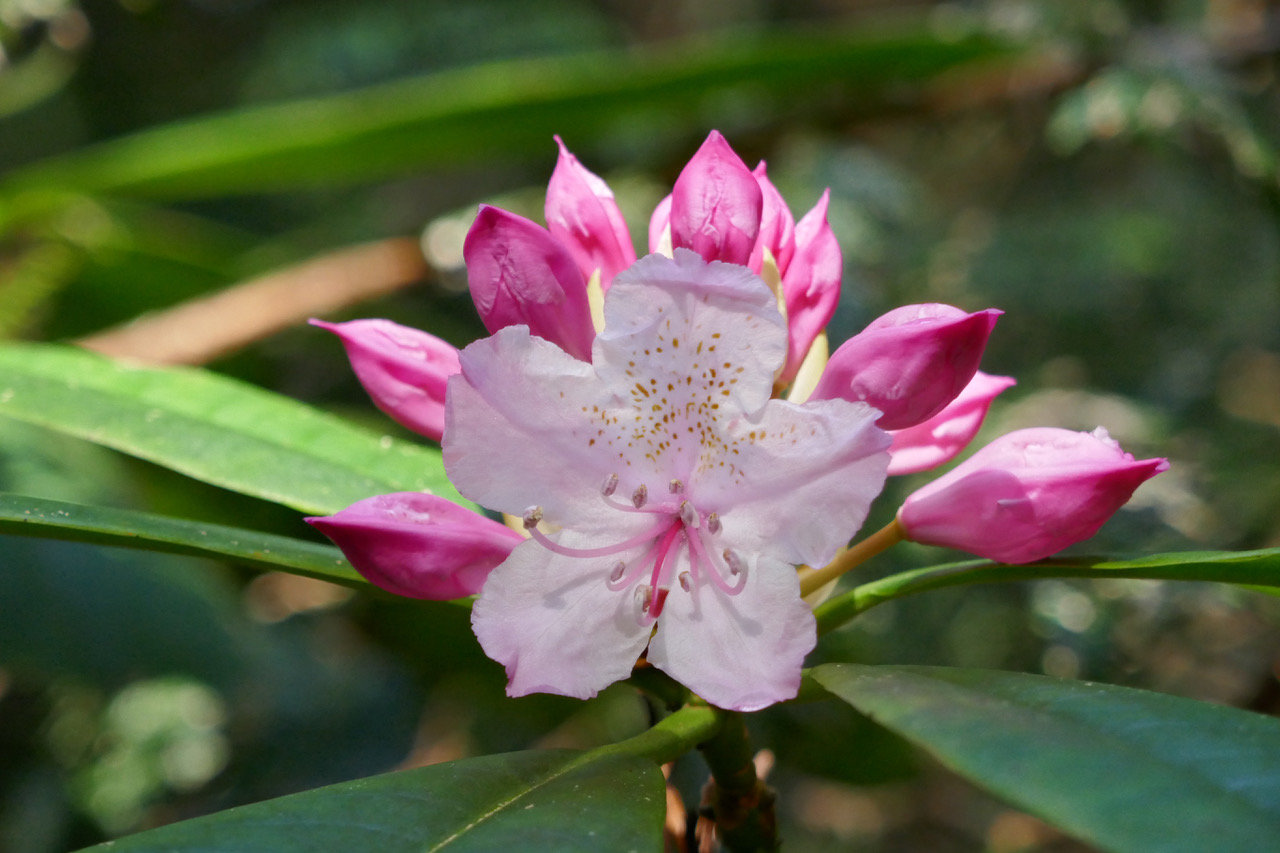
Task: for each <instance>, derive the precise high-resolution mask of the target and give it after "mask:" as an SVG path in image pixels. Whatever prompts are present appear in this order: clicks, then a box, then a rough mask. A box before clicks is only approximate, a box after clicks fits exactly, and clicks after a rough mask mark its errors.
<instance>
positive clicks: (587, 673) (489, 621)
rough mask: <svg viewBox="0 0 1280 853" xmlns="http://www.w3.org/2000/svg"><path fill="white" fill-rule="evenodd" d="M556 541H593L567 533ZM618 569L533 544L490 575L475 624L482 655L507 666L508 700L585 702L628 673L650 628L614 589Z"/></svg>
mask: <svg viewBox="0 0 1280 853" xmlns="http://www.w3.org/2000/svg"><path fill="white" fill-rule="evenodd" d="M555 538H557V539H559V540H560V542H562V543H564V544H567V545H581V544H583V543H584V542H586V543H588V544H595V540H593V539H584V538H583V537H580V536H578V535H576V534H573V533H571V532H568V531H566V532H564V533H561V534H559V535H557V536H556V537H555ZM615 559H616V558H615ZM613 565H614V559H609V560H599V561H592V560H583V559H578V558H573V557H564V556H561V555H558V554H553V553H552V552H551V551H548V550H546V549H545V548H543V547H542V546H541V545H539V544H538V543H537V542H532V541H530V542H526V543H524V544H523V545H521V546H519V547H518V548H516V550H515V551H514V552H513V553H512V554H511V557H510V558H509V559H508V560H507V561H506V562H505V563H503V564H502V565H500V566H499V567H498V568H497V569H495V570H494V571H493V573H492V574H490V575H489V579H488V581H487V582H486V583H485V586H484V591H483V592H482V594H481V595H480V598H479V599H477V600H476V603H475V605H474V606H473V608H472V611H471V624H472V627H473V628H474V629H475V632H476V638H477V639H479V641H480V645H481V647H482V648H483V649H484V652H485V654H487V655H488V656H489V657H491V658H493V659H494V660H496V661H498V662H499V663H501V664H502V665H503V666H505V667H506V670H507V678H508V679H509V681H508V684H507V694H508V695H510V696H524V695H526V694H529V693H557V694H560V695H563V696H574V697H577V698H579V699H587V698H590V697H592V696H594V695H596V693H597V692H599V691H600V690H601V689H603V688H605V687H607V686H608V685H610V684H612V683H613V682H615V681H619V680H621V679H623V678H626V677H627V676H628V675H630V674H631V669H632V667H633V666H634V665H635V662H636V659H637V658H638V657H639V656H640V653H641V652H643V651H644V647H645V644H646V643H647V642H648V640H649V632H650V630H651V626H650V625H649V624H646V623H645V622H643V621H642V620H641V619H640V618H639V607H638V605H637V603H636V601H635V597H634V596H633V595H631V594H629V591H622V592H617V591H613V590H611V589H610V588H609V585H608V580H609V575H610V573H611V572H612V566H613Z"/></svg>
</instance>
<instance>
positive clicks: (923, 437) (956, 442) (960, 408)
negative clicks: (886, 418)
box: [889, 370, 1017, 476]
mask: <svg viewBox="0 0 1280 853" xmlns="http://www.w3.org/2000/svg"><path fill="white" fill-rule="evenodd" d="M1016 384H1017V382H1016V380H1014V379H1013V378H1012V377H1010V376H992V375H990V374H987V373H983V372H982V371H981V370H979V371H978V372H977V373H975V374H974V375H973V379H971V380H970V381H969V384H968V385H966V386H964V390H963V391H961V392H960V395H959V396H958V397H956V398H955V399H954V400H952V401H951V402H950V403H948V404H947V406H946V408H944V409H943V410H942V411H941V412H938V414H936V415H934V416H933V417H931V418H929V419H928V420H927V421H924V422H923V423H919V424H916V425H915V426H912V427H907V428H906V429H900V430H895V431H893V432H891V433H889V434H890V435H891V436H892V437H893V444H891V445H890V446H889V474H890V476H900V475H903V474H915V473H918V472H920V471H928V470H929V469H930V468H936V467H938V466H939V465H941V464H942V463H944V462H950V461H951V460H952V459H954V458H955V457H956V456H957V455H958V454H959V453H960V451H961V450H964V448H965V447H966V446H968V444H969V442H970V441H973V437H974V436H975V435H977V434H978V430H979V429H981V428H982V422H983V420H985V419H986V417H987V411H988V410H989V409H990V408H991V402H992V401H993V400H995V398H996V397H998V396H999V395H1000V393H1001V392H1003V391H1004V390H1005V389H1007V388H1011V387H1013V386H1014V385H1016Z"/></svg>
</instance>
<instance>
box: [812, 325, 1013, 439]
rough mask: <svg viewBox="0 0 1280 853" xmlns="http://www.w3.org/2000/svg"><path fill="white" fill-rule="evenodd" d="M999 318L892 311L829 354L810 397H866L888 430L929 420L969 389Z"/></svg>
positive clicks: (861, 398) (851, 398) (864, 398)
mask: <svg viewBox="0 0 1280 853" xmlns="http://www.w3.org/2000/svg"><path fill="white" fill-rule="evenodd" d="M1001 313H1003V312H1001V311H998V310H996V309H994V308H991V309H987V310H986V311H977V312H974V313H972V314H969V313H966V312H964V311H962V310H960V309H959V308H953V307H952V306H950V305H940V304H924V305H905V306H903V307H901V308H895V309H894V310H892V311H890V312H889V313H887V314H884V315H883V316H881V317H879V318H877V319H876V320H874V321H873V322H872V323H871V324H870V325H869V326H867V328H866V329H864V330H863V331H861V332H859V333H858V334H857V335H855V336H854V337H852V338H850V339H849V340H847V341H845V342H844V343H843V344H842V345H841V346H840V348H839V349H837V350H836V351H835V352H834V353H832V354H831V359H830V360H829V361H828V362H827V366H826V369H825V370H823V373H822V378H821V379H819V380H818V386H817V387H816V388H815V389H814V390H813V394H812V395H811V398H812V399H818V400H821V399H831V398H835V397H839V398H841V399H845V400H865V401H866V402H868V403H870V404H871V405H872V406H875V407H876V408H877V409H879V410H880V411H881V412H883V413H884V415H883V417H882V418H881V419H880V426H881V427H882V428H884V429H904V428H906V427H909V426H914V425H915V424H918V423H921V422H923V421H925V420H928V419H929V418H931V417H933V416H934V415H936V414H937V413H938V412H940V411H942V409H943V408H944V407H945V406H946V405H947V403H949V402H951V401H952V400H954V399H955V398H956V396H957V395H958V394H959V393H960V392H961V391H962V390H964V387H965V386H966V385H968V384H969V380H971V379H972V378H973V375H974V373H976V372H977V370H978V362H979V361H981V360H982V353H983V351H984V350H985V349H986V346H987V339H988V338H989V337H990V336H991V330H992V329H993V328H995V324H996V320H997V318H999V316H1000V315H1001Z"/></svg>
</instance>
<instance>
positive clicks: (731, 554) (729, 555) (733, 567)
mask: <svg viewBox="0 0 1280 853" xmlns="http://www.w3.org/2000/svg"><path fill="white" fill-rule="evenodd" d="M724 562H725V565H727V566H728V567H729V574H731V575H733V576H734V577H735V578H736V577H737V576H738V575H740V574H742V573H743V572H745V571H746V570H747V566H746V564H745V563H743V562H742V558H741V557H739V556H738V553H737V552H736V551H730V550H729V549H728V548H725V549H724Z"/></svg>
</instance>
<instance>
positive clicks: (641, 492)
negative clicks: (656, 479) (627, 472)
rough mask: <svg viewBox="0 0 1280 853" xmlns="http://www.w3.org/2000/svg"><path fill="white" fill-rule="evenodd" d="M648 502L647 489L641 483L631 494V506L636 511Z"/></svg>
mask: <svg viewBox="0 0 1280 853" xmlns="http://www.w3.org/2000/svg"><path fill="white" fill-rule="evenodd" d="M648 500H649V489H648V487H647V486H645V484H644V483H641V484H640V485H639V487H637V488H636V490H635V491H634V492H632V493H631V505H632V506H633V507H635V508H636V509H640V507H642V506H644V505H645V504H646V503H647V502H648Z"/></svg>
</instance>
